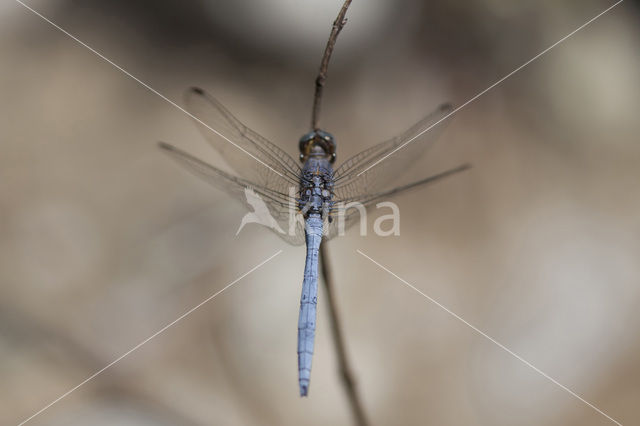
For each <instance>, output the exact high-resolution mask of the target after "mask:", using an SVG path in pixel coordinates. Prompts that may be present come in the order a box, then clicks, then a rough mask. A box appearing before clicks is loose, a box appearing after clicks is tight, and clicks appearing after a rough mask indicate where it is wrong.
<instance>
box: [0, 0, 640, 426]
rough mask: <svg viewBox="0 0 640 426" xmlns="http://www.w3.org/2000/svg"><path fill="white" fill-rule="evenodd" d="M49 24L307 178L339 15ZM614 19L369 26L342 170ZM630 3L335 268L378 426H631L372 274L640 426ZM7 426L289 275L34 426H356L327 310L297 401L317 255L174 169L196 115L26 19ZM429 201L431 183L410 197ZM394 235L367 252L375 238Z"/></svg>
mask: <svg viewBox="0 0 640 426" xmlns="http://www.w3.org/2000/svg"><path fill="white" fill-rule="evenodd" d="M29 4H30V5H31V6H33V7H34V8H36V9H37V10H39V11H40V12H42V13H43V14H44V15H46V16H48V17H50V18H51V19H52V20H53V21H54V22H56V23H57V24H59V25H60V26H62V27H63V28H65V29H67V30H68V31H70V32H71V33H72V34H74V35H76V36H77V37H78V38H79V39H81V40H83V41H84V42H86V43H88V44H89V45H91V46H92V47H94V48H95V49H97V50H98V51H100V52H102V53H103V54H104V55H106V56H107V57H109V58H111V59H112V60H113V61H115V62H116V63H117V64H119V65H121V66H122V67H124V68H126V69H127V70H129V71H130V72H131V73H133V74H134V75H135V76H137V77H139V78H140V79H142V80H143V81H145V82H146V83H148V84H149V85H150V86H152V87H153V88H155V89H157V90H158V91H159V92H161V93H162V94H164V95H166V96H167V97H169V98H170V99H173V100H176V102H178V103H180V102H181V94H182V93H183V91H184V89H185V88H187V87H188V86H191V85H200V86H202V87H205V88H206V89H207V90H209V91H210V92H212V93H214V94H215V95H216V96H217V97H218V98H219V99H220V100H221V101H222V102H223V103H225V104H226V105H227V106H228V108H230V109H231V110H232V111H234V112H235V113H236V115H237V116H239V117H240V118H241V119H242V120H243V121H245V122H246V123H248V124H250V125H251V127H253V128H254V129H256V130H257V131H259V132H260V133H262V134H264V135H265V136H267V137H269V138H270V139H272V140H274V141H275V142H276V143H277V144H278V145H279V146H281V147H283V148H284V149H286V150H288V152H290V153H291V154H292V155H295V154H296V152H295V149H296V143H297V139H298V137H299V136H300V135H301V134H302V133H303V132H305V131H306V130H307V126H308V122H309V115H310V106H311V95H312V91H313V89H312V82H313V78H314V73H315V70H316V66H317V63H318V62H319V60H320V54H321V51H322V48H323V46H324V42H325V40H326V36H327V33H328V30H329V25H330V22H331V21H332V20H333V18H334V16H335V14H336V12H337V9H338V5H339V2H338V1H306V2H293V1H284V0H279V1H272V2H257V1H255V2H250V1H247V0H245V1H227V2H222V1H209V2H205V1H201V2H197V1H192V2H167V1H163V2H124V1H111V2H104V1H102V2H100V1H83V2H74V1H62V0H56V1H43V0H32V1H30V2H29ZM611 4H612V3H611V2H606V1H579V2H578V1H563V2H555V1H545V2H539V1H529V0H520V1H517V2H514V1H506V0H503V1H500V0H479V1H473V2H468V1H467V2H463V1H455V2H446V1H430V2H419V1H409V0H404V1H391V0H389V1H384V0H376V1H372V0H370V1H366V2H364V1H355V2H354V4H353V6H352V9H351V10H350V12H349V18H350V22H349V24H348V25H347V27H346V28H345V30H344V32H343V34H342V36H341V39H340V40H339V42H338V47H337V51H336V55H335V58H334V59H335V62H334V63H333V66H332V68H331V70H330V77H329V82H328V86H327V92H326V98H325V102H324V105H323V115H322V118H321V123H322V125H323V126H324V127H325V128H326V129H327V130H329V131H331V132H332V133H333V134H334V135H335V136H336V138H337V140H338V144H339V158H342V159H344V158H346V157H347V156H348V155H350V154H353V153H355V152H357V151H359V150H361V149H363V148H365V147H368V146H370V145H372V144H373V143H375V142H377V141H379V140H383V139H385V138H387V137H389V136H392V135H394V134H395V133H398V132H399V131H401V130H403V129H404V128H405V127H407V126H408V125H409V124H411V123H412V122H414V121H415V120H416V119H418V118H420V117H421V116H422V115H423V114H424V113H425V112H426V111H427V110H428V109H430V108H432V107H434V106H435V105H437V104H438V103H439V102H441V101H444V100H450V101H452V102H454V103H455V104H458V105H460V104H462V103H463V102H465V101H466V100H467V99H469V98H471V97H472V96H473V95H475V94H476V93H477V92H479V91H481V90H482V89H484V88H486V87H487V86H489V85H490V84H492V83H493V82H494V81H496V80H497V79H499V78H500V77H502V76H503V75H505V74H507V73H508V72H510V71H512V70H513V69H514V68H516V67H517V66H519V65H520V64H522V63H523V62H525V61H526V60H528V59H530V58H531V57H533V56H534V55H535V54H537V53H538V52H540V51H541V50H543V49H544V48H546V47H547V46H549V45H551V44H552V43H554V42H555V41H557V40H558V39H560V38H561V37H563V36H564V35H566V34H568V33H569V32H571V31H572V30H573V29H575V28H576V27H578V26H580V25H581V24H583V23H584V22H586V21H587V20H588V19H590V18H592V17H593V16H595V15H597V14H598V13H599V12H600V11H602V10H604V9H605V8H606V7H608V6H609V5H611ZM638 22H639V21H638V9H637V7H636V4H635V3H634V2H632V1H626V2H624V3H622V4H621V5H620V6H618V7H617V8H615V9H614V10H612V11H611V12H610V13H608V14H607V15H605V16H603V17H602V18H601V19H599V20H598V21H596V22H594V23H593V24H592V25H591V26H589V27H587V28H586V29H584V30H583V31H581V32H579V33H578V34H576V35H575V36H574V37H572V38H570V39H569V40H567V41H566V42H565V43H564V44H562V45H560V46H558V47H557V48H556V49H554V50H552V51H551V52H550V53H548V54H547V55H545V56H543V57H542V58H540V59H539V60H538V61H536V62H534V63H533V64H531V65H530V66H528V67H527V68H525V69H524V70H522V71H521V72H519V73H518V74H516V75H514V76H513V77H512V78H511V79H509V80H507V81H506V82H505V83H503V84H501V85H500V86H498V87H496V88H495V89H494V90H492V91H491V92H489V93H488V94H487V95H485V96H483V97H482V98H480V99H478V100H477V101H476V102H474V103H473V104H471V105H469V106H468V107H466V108H465V109H463V110H462V111H460V112H459V113H458V114H456V116H455V117H454V118H453V120H452V121H451V122H450V123H449V126H448V129H447V131H446V132H445V133H444V135H443V137H442V138H441V140H440V143H439V144H438V145H437V146H436V147H435V148H434V149H433V150H432V151H431V152H430V154H429V156H428V157H426V158H424V159H423V160H421V162H420V164H419V166H417V167H415V168H414V170H412V171H411V172H410V173H411V176H413V177H420V176H424V175H426V174H429V173H434V172H437V171H440V170H443V169H444V168H447V167H451V166H455V165H458V164H460V163H462V162H467V161H470V162H472V163H473V165H474V168H473V170H471V171H470V172H468V173H465V174H462V175H459V176H456V177H455V178H451V179H448V180H447V181H445V182H442V183H440V184H438V185H437V186H433V187H431V188H428V189H424V190H422V191H418V192H415V193H412V194H408V195H406V196H402V197H400V198H398V199H397V200H396V201H397V203H398V204H399V206H400V208H401V213H402V216H401V236H400V237H397V238H382V237H376V236H374V235H369V236H367V237H359V236H358V235H357V233H356V232H350V233H349V234H348V236H346V237H344V238H342V239H339V240H335V241H332V242H331V243H330V250H331V253H332V262H333V265H334V266H335V276H336V279H337V284H338V288H337V296H338V300H339V309H340V312H341V313H342V317H343V321H344V324H345V333H346V336H347V337H348V351H349V355H350V358H351V359H352V361H353V362H354V364H355V370H356V374H357V377H358V382H359V385H360V388H361V390H362V394H363V398H364V402H365V406H366V409H367V411H368V414H369V416H370V418H371V419H372V424H374V425H392V424H393V425H581V426H585V425H607V424H613V423H612V422H610V421H609V420H607V419H606V418H605V417H603V416H602V415H600V414H598V413H597V412H596V411H594V410H593V409H591V408H589V407H588V406H587V405H585V404H584V403H582V402H580V401H579V400H577V399H576V398H575V397H573V396H571V395H570V394H568V393H567V392H565V391H564V390H562V389H560V388H559V387H558V386H556V385H554V384H553V383H551V382H550V381H548V380H547V379H545V378H544V377H542V376H540V375H539V374H538V373H536V372H535V371H533V370H532V369H531V368H529V367H527V366H526V365H524V364H523V363H521V362H520V361H518V360H516V359H515V358H513V357H512V356H510V355H509V354H507V353H506V352H504V351H503V350H502V349H500V348H499V347H497V346H496V345H494V344H493V343H491V342H490V341H488V340H487V339H485V338H484V337H482V336H480V335H478V334H477V333H476V332H474V331H473V330H471V329H470V328H468V327H467V326H465V325H464V324H462V323H460V322H459V321H457V320H456V319H454V318H452V317H451V316H449V315H448V314H447V313H446V312H445V311H443V310H442V309H441V308H439V307H437V306H436V305H434V304H432V303H431V302H429V301H428V300H426V299H424V298H423V297H421V296H420V295H418V294H417V293H415V292H414V291H412V290H410V289H409V288H407V287H405V286H404V285H403V284H402V283H401V282H400V281H398V280H396V279H395V278H393V277H392V276H390V275H388V274H386V273H385V272H383V271H382V270H380V269H379V268H378V267H376V266H375V265H374V264H372V263H371V262H369V261H368V260H366V259H365V258H363V257H362V256H360V255H358V254H357V253H356V252H355V250H356V249H358V248H359V249H361V250H363V251H364V252H365V253H367V254H368V255H370V256H371V257H373V258H374V259H376V260H378V261H380V262H382V263H383V264H384V265H386V266H387V267H388V268H390V269H391V270H392V271H394V272H395V273H396V274H398V275H399V276H401V277H403V278H404V279H406V280H407V281H409V282H410V283H412V284H413V285H415V286H416V287H418V288H420V289H421V290H422V291H424V292H425V293H427V294H428V295H430V296H431V297H433V298H434V299H436V300H437V301H439V302H440V303H442V304H443V305H444V306H446V307H448V308H450V309H451V310H453V311H454V312H456V313H457V314H459V315H460V316H461V317H463V318H464V319H466V320H467V321H469V322H470V323H472V324H474V325H475V326H477V327H478V328H479V329H481V330H483V331H484V332H486V333H487V334H488V335H490V336H492V337H494V338H495V339H496V340H498V341H499V342H501V343H503V344H504V345H505V346H506V347H508V348H510V349H511V350H513V351H515V352H516V353H518V354H519V355H520V356H522V357H523V358H524V359H526V360H528V361H530V362H531V363H532V364H533V365H535V366H536V367H538V368H539V369H541V370H542V371H544V372H546V373H547V374H549V375H550V376H551V377H553V378H555V379H556V380H558V381H559V382H560V383H562V384H563V385H565V386H567V387H568V388H570V389H572V390H573V391H575V392H576V393H578V394H579V395H581V396H582V397H584V398H585V399H586V400H587V401H589V402H591V403H593V404H594V405H596V406H597V407H599V408H600V409H601V410H603V411H604V412H606V413H608V414H609V415H610V416H612V417H613V418H615V419H617V420H618V421H620V422H621V423H623V424H625V425H633V424H638V423H640V407H639V405H638V402H639V401H640V364H639V362H638V359H640V339H639V334H638V326H639V325H640V317H639V316H638V311H639V307H640V265H639V264H638V253H639V250H640V216H639V213H640V197H639V196H638V181H639V179H640V168H639V167H638V164H639V161H640V145H639V144H638V139H637V135H638V132H640V124H639V120H638V110H639V109H640V96H639V95H640V91H639V84H638V83H639V78H640V56H639V55H638V51H639V49H640V42H639V40H640V38H639V37H640V30H639V26H638ZM0 58H1V59H0V143H1V144H2V145H1V146H2V150H1V152H2V156H1V157H0V209H1V210H0V212H1V213H0V279H1V286H0V371H1V374H0V377H1V379H0V423H1V424H17V423H19V422H20V421H22V420H24V419H25V418H27V417H29V416H30V415H32V414H33V413H35V412H36V411H38V410H39V409H40V408H42V407H44V406H45V405H46V404H48V403H49V402H51V401H52V400H54V399H56V398H57V397H58V396H60V395H61V394H63V393H64V392H66V391H67V390H69V389H70V388H72V387H73V386H75V385H77V384H78V383H80V382H82V381H83V380H84V379H85V378H87V377H88V376H90V375H91V374H92V373H94V372H95V371H97V370H99V369H100V368H102V367H103V366H105V365H107V364H108V363H110V362H111V361H113V360H114V359H116V358H117V357H119V356H120V355H122V354H123V353H125V352H126V351H128V350H129V349H131V348H132V347H134V346H135V345H136V344H138V343H139V342H141V341H142V340H144V339H145V338H147V337H148V336H150V335H151V334H153V333H154V332H156V331H157V330H158V329H160V328H161V327H162V326H164V325H165V324H167V323H168V322H170V321H172V320H173V319H175V318H176V317H178V316H179V315H181V314H182V313H184V312H185V311H187V310H188V309H189V308H191V307H192V306H194V305H196V304H197V303H199V302H200V301H202V300H203V299H205V298H206V297H208V296H209V295H211V294H213V293H215V292H216V291H218V290H219V289H221V288H223V287H224V286H225V285H227V284H228V283H229V282H231V281H233V280H234V279H236V278H237V277H238V276H240V275H242V274H243V273H245V272H246V271H247V270H249V269H250V268H252V267H253V266H255V265H256V264H258V263H259V262H261V261H262V260H264V259H266V258H267V257H269V256H270V255H272V254H273V253H275V252H276V251H277V250H278V249H284V252H283V254H281V255H280V256H278V257H276V258H275V259H274V260H273V261H272V262H270V263H268V264H267V265H265V266H264V267H262V268H261V269H259V270H258V271H256V272H255V273H253V274H251V275H250V276H248V277H246V278H244V279H243V280H242V281H240V282H239V283H238V284H237V285H235V286H234V287H232V288H230V289H229V290H227V291H226V292H224V293H223V294H221V295H220V296H219V297H217V298H215V299H214V300H213V301H211V302H210V303H208V304H206V305H204V306H203V307H202V308H201V309H199V310H198V311H196V312H195V313H194V314H192V315H190V316H188V317H186V318H185V319H184V320H183V321H181V322H180V323H178V324H177V325H176V326H174V327H172V328H170V329H169V330H167V331H166V332H165V333H163V334H161V335H159V336H158V337H157V338H155V339H153V340H152V341H150V342H149V343H148V344H146V345H144V346H143V347H141V348H140V349H139V350H137V351H135V352H133V353H132V354H131V355H129V356H128V357H126V358H125V359H124V360H122V361H121V362H119V363H117V364H116V365H114V366H113V367H112V368H110V369H108V370H106V371H105V372H104V373H103V374H101V375H99V376H98V377H96V378H95V379H94V380H92V381H90V382H88V383H87V384H86V385H84V386H83V387H81V388H79V389H78V390H77V391H75V392H74V393H72V394H71V395H70V396H68V397H66V398H65V399H63V400H61V401H60V402H59V403H57V404H56V405H54V406H52V407H51V408H50V409H48V410H47V411H45V412H43V413H42V414H41V415H39V416H38V417H36V418H35V419H33V420H32V421H31V423H30V424H33V425H111V424H124V425H300V424H304V425H326V424H345V425H347V424H350V415H349V411H348V407H347V405H346V401H345V398H344V396H343V393H342V389H341V388H340V385H339V381H338V378H337V375H336V361H335V357H334V353H333V348H332V342H331V340H330V335H329V329H328V323H327V311H326V306H325V305H324V303H323V301H324V294H323V293H322V292H321V294H320V311H319V312H320V313H319V321H318V322H319V324H318V325H319V327H318V336H317V340H316V356H315V359H314V370H313V374H312V382H311V390H310V397H309V398H308V399H300V398H299V397H298V396H297V381H296V375H297V368H296V353H295V339H296V325H297V313H298V304H299V300H298V299H299V293H300V283H301V281H302V269H303V260H304V252H303V250H302V249H300V248H290V247H287V246H286V245H285V244H284V243H283V242H281V241H280V240H279V239H278V238H277V237H275V236H273V235H272V234H271V233H270V232H269V231H267V230H265V229H261V228H259V227H258V226H256V225H250V226H249V227H247V228H245V230H244V231H243V232H242V233H241V234H240V236H239V237H235V231H236V229H237V226H238V225H239V223H240V218H241V216H242V214H243V213H244V212H243V210H242V209H241V207H240V206H239V205H238V204H235V203H233V202H230V201H229V199H228V198H227V196H225V195H224V194H223V193H221V192H219V191H217V190H215V189H212V188H210V187H209V186H207V185H206V184H205V183H203V182H200V181H199V180H197V179H196V178H195V177H193V176H192V175H190V174H189V173H186V172H185V171H183V170H182V169H180V168H179V167H177V166H176V164H174V163H173V162H171V161H170V160H169V159H168V158H166V157H165V156H164V155H163V154H162V153H160V152H159V151H158V150H157V149H156V147H155V142H156V141H157V140H165V141H168V142H172V143H174V144H177V145H179V146H180V147H182V148H184V149H186V150H188V151H190V152H192V153H194V154H196V155H198V156H200V157H202V158H204V159H206V160H208V161H211V162H212V163H215V164H221V163H220V159H219V158H218V157H217V155H216V153H215V152H214V151H213V150H212V149H210V147H209V146H208V145H207V144H206V143H205V142H204V140H203V139H202V138H201V137H200V135H199V134H198V132H197V130H196V129H195V126H193V124H192V123H191V122H190V120H189V119H188V117H186V116H185V115H184V114H183V113H182V112H180V111H179V110H177V109H175V108H174V107H172V106H171V105H170V104H168V103H167V102H165V101H163V100H162V99H161V98H159V97H158V96H156V95H154V94H153V93H151V92H149V91H148V90H146V89H144V88H143V87H141V86H140V85H139V84H138V83H136V82H135V81H133V80H132V79H131V78H129V77H127V76H125V75H124V74H123V73H122V72H120V71H118V70H117V69H116V68H114V67H113V66H111V65H110V64H108V63H106V62H105V61H103V60H101V59H100V58H98V57H97V56H96V55H95V54H93V53H91V52H90V51H88V50H87V49H86V48H84V47H81V46H80V45H78V44H77V43H76V42H74V41H73V40H71V39H70V38H69V37H67V36H65V35H64V34H62V33H61V32H59V31H58V30H56V29H54V28H53V27H51V26H50V25H49V24H47V23H46V22H44V21H43V20H42V19H40V18H38V17H37V16H35V15H33V14H32V13H31V12H29V11H28V10H26V9H24V8H23V7H21V6H20V5H18V4H17V3H13V2H11V1H6V2H3V5H2V6H0ZM409 178H410V177H407V179H409ZM369 229H371V227H370V228H369Z"/></svg>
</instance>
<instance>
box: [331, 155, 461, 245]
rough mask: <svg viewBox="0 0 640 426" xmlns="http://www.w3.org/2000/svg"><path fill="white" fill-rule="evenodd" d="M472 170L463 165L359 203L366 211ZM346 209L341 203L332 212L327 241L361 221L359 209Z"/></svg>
mask: <svg viewBox="0 0 640 426" xmlns="http://www.w3.org/2000/svg"><path fill="white" fill-rule="evenodd" d="M470 168H471V165H470V164H463V165H461V166H458V167H454V168H452V169H449V170H446V171H444V172H441V173H438V174H435V175H433V176H429V177H427V178H425V179H421V180H419V181H416V182H412V183H409V184H406V185H401V186H398V187H396V188H393V189H390V190H387V191H383V192H378V193H375V194H368V195H365V196H363V197H362V198H361V199H360V200H359V202H358V203H359V205H360V206H361V208H364V209H365V211H366V210H368V209H370V208H371V207H372V206H373V205H375V204H376V203H378V202H380V201H384V200H388V199H389V198H391V197H394V196H396V195H398V194H401V193H405V192H407V191H409V190H411V189H416V188H419V187H422V186H426V185H429V184H432V183H434V182H436V181H439V180H441V179H444V178H446V177H448V176H451V175H453V174H456V173H460V172H463V171H465V170H468V169H470ZM346 207H347V206H346V204H345V203H343V202H339V203H337V204H335V205H334V208H333V209H332V211H331V215H332V217H333V220H332V222H331V223H325V228H324V230H323V231H324V234H325V238H326V239H331V238H333V237H335V236H338V235H343V234H344V232H345V231H346V230H347V229H349V228H350V227H351V226H353V225H355V224H356V223H358V222H359V221H360V219H361V217H362V212H361V211H360V210H358V207H352V208H349V209H346Z"/></svg>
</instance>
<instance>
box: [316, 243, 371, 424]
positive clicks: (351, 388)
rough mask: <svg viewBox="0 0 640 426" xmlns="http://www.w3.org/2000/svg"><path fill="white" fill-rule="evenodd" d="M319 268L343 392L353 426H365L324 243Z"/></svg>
mask: <svg viewBox="0 0 640 426" xmlns="http://www.w3.org/2000/svg"><path fill="white" fill-rule="evenodd" d="M320 268H322V278H323V280H322V281H323V282H324V287H325V289H326V292H327V304H328V305H329V317H330V322H331V332H332V333H331V334H332V335H333V343H334V345H335V348H336V353H337V357H338V365H339V366H340V375H341V377H342V384H343V385H344V389H345V392H346V393H347V396H348V397H349V406H350V407H351V411H352V412H353V418H354V420H355V424H356V425H358V426H367V425H368V424H369V423H368V422H367V417H366V416H365V413H364V407H363V405H362V401H361V399H360V394H359V393H358V389H357V387H356V382H355V379H354V378H353V374H352V373H351V367H350V365H349V360H348V359H347V351H346V349H345V344H344V336H343V335H342V326H341V324H340V317H339V316H338V311H337V308H336V301H335V298H334V293H333V278H332V276H331V268H330V267H329V258H328V254H327V249H326V242H325V243H322V244H321V245H320Z"/></svg>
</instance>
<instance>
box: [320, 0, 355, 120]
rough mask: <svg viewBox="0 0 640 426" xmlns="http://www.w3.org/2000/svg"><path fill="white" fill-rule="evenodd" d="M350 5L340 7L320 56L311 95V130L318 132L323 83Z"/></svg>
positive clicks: (345, 3) (346, 0)
mask: <svg viewBox="0 0 640 426" xmlns="http://www.w3.org/2000/svg"><path fill="white" fill-rule="evenodd" d="M350 4H351V0H345V2H344V4H343V5H342V9H340V12H339V13H338V16H337V17H336V20H335V21H333V26H332V27H331V34H329V40H327V47H325V49H324V55H322V62H320V72H319V73H318V77H316V91H315V93H314V95H313V111H312V112H311V128H312V129H313V130H318V117H319V116H320V102H321V101H322V89H324V82H325V81H326V80H327V70H328V69H329V59H331V53H333V48H334V47H335V45H336V40H337V39H338V34H340V31H342V28H343V27H344V25H345V24H346V23H347V20H346V18H345V15H346V14H347V9H348V8H349V5H350Z"/></svg>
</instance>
